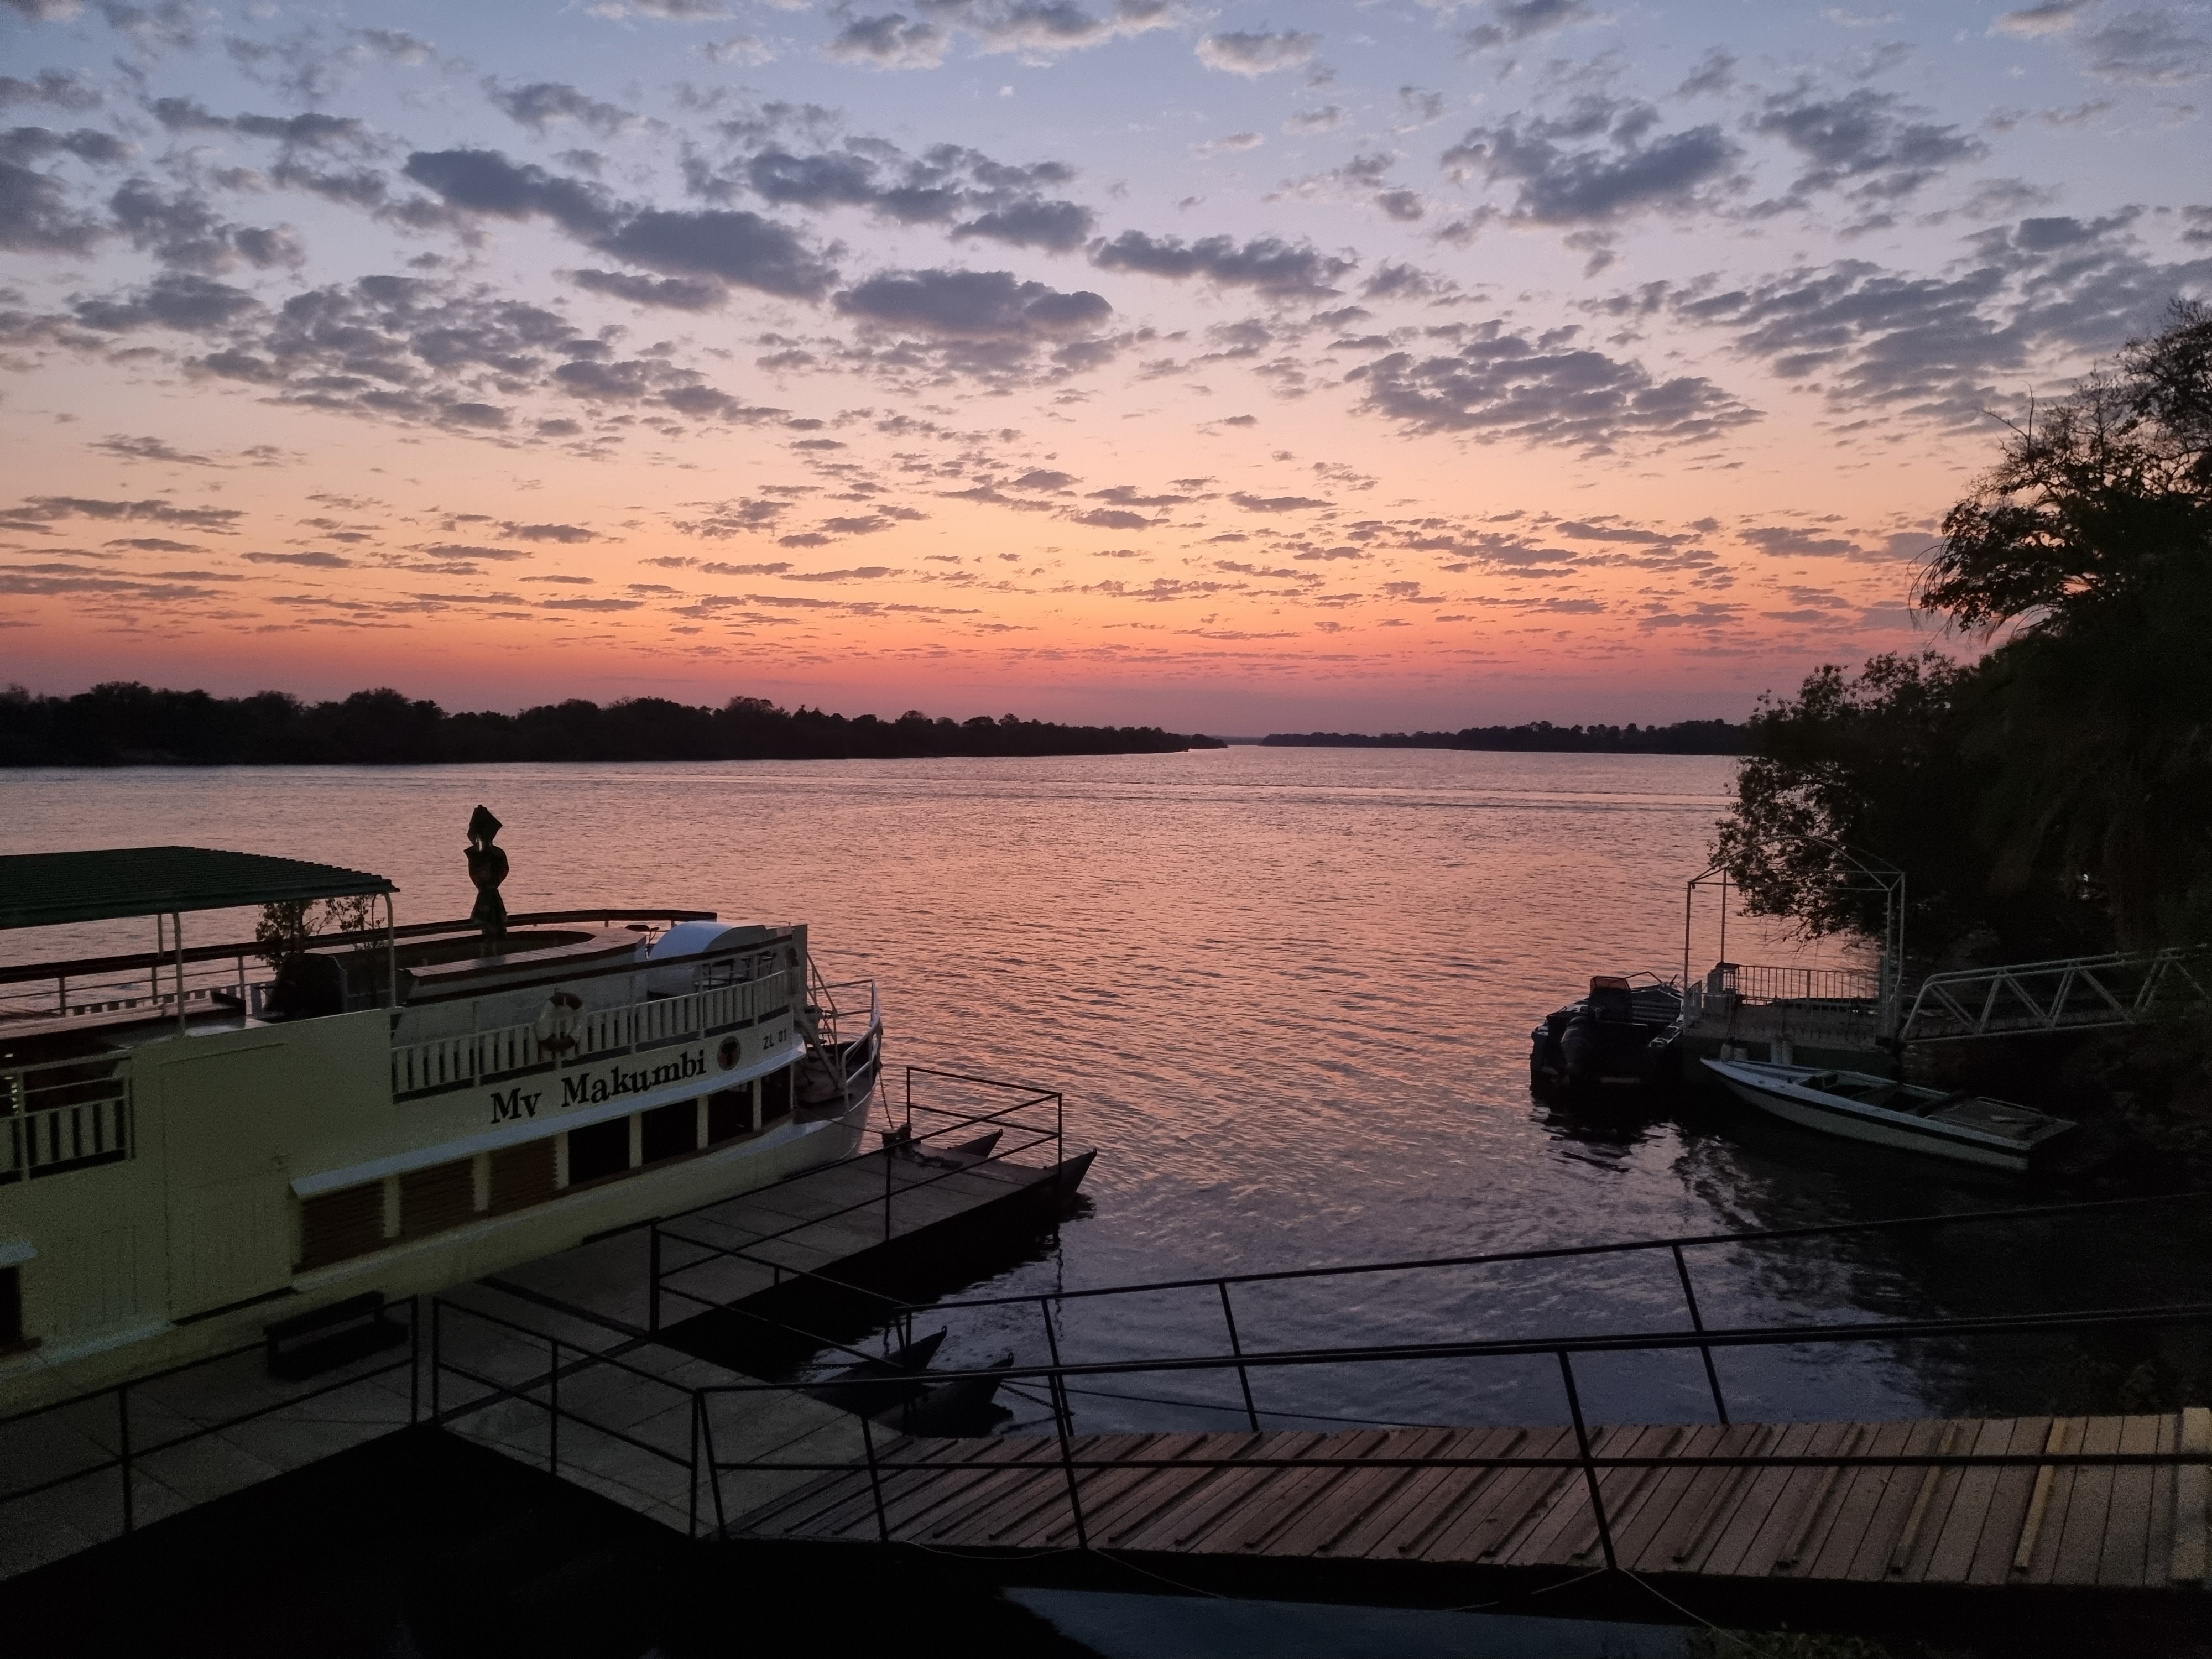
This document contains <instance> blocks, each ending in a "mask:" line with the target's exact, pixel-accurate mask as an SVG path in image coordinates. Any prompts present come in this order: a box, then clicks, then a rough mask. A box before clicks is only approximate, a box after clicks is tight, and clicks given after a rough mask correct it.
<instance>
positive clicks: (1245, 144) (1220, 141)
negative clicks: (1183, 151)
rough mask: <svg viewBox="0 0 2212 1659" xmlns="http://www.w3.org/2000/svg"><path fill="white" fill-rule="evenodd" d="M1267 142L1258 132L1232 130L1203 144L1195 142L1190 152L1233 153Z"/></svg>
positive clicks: (1256, 147) (1209, 153) (1198, 153)
mask: <svg viewBox="0 0 2212 1659" xmlns="http://www.w3.org/2000/svg"><path fill="white" fill-rule="evenodd" d="M1264 143H1267V140H1266V139H1265V138H1262V137H1261V136H1260V135H1259V134H1258V133H1256V132H1231V133H1228V134H1226V135H1225V136H1224V137H1219V138H1209V139H1207V140H1206V142H1205V143H1201V144H1193V145H1192V146H1191V147H1190V153H1191V154H1192V155H1197V156H1201V157H1202V156H1207V155H1235V154H1237V152H1238V151H1240V150H1247V149H1259V148H1260V146H1261V145H1262V144H1264Z"/></svg>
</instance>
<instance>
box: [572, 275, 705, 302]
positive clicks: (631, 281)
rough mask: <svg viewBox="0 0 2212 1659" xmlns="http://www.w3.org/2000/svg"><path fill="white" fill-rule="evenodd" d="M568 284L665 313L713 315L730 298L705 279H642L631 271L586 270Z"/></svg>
mask: <svg viewBox="0 0 2212 1659" xmlns="http://www.w3.org/2000/svg"><path fill="white" fill-rule="evenodd" d="M568 280H569V281H570V282H572V283H575V285H576V286H577V287H578V288H581V289H590V290H591V291H592V293H594V294H605V295H611V297H612V298H615V299H617V300H627V301H629V302H630V303H631V304H632V305H637V306H653V307H659V309H661V310H664V311H712V310H714V308H715V307H717V306H719V305H720V304H722V302H723V301H726V300H727V299H728V298H729V297H730V291H729V289H727V288H726V287H725V286H724V285H723V284H722V283H720V282H719V281H716V280H715V279H714V278H712V277H705V276H637V275H635V274H634V273H632V272H630V271H627V270H589V269H586V270H573V271H570V272H569V273H568Z"/></svg>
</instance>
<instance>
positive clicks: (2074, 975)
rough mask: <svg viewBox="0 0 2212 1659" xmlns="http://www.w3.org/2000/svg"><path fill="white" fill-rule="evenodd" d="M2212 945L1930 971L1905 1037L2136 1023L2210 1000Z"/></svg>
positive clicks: (1948, 1036)
mask: <svg viewBox="0 0 2212 1659" xmlns="http://www.w3.org/2000/svg"><path fill="white" fill-rule="evenodd" d="M2208 987H2212V951H2208V950H2207V949H2206V948H2205V947H2203V946H2198V947H2197V948H2196V949H2194V950H2171V951H2143V952H2140V953H2137V954H2135V955H2113V956H2102V957H2064V958H2062V959H2059V960H2057V961H2053V962H2021V963H2008V964H2007V965H2005V966H2003V967H1999V968H1968V969H1960V971H1958V972H1956V973H1949V974H1930V975H1929V976H1928V977H1927V978H1926V979H1924V980H1923V981H1921V984H1920V992H1919V994H1918V995H1917V996H1916V997H1914V998H1913V1000H1912V1012H1911V1013H1910V1014H1908V1015H1907V1016H1906V1017H1905V1031H1904V1036H1905V1041H1906V1042H1940V1041H1944V1040H1948V1039H1954V1038H1960V1037H1976V1036H1996V1035H1998V1034H1999V1033H2001V1032H2015V1031H2087V1030H2097V1029H2098V1028H2100V1027H2109V1026H2116V1025H2139V1024H2142V1023H2143V1022H2144V1021H2145V1020H2148V1019H2152V1018H2157V1017H2158V1016H2160V1015H2161V1014H2165V1013H2167V1012H2172V1010H2174V1009H2176V1008H2178V1007H2180V1006H2184V1005H2185V1004H2188V1003H2191V1002H2203V1001H2206V1000H2212V988H2208Z"/></svg>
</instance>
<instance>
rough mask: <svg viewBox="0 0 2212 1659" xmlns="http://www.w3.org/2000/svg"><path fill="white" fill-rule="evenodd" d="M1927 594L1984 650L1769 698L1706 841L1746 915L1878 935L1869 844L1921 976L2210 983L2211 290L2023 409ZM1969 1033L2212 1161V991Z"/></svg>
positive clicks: (2194, 1168) (1815, 932)
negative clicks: (2139, 973) (2008, 969)
mask: <svg viewBox="0 0 2212 1659" xmlns="http://www.w3.org/2000/svg"><path fill="white" fill-rule="evenodd" d="M1917 602H1918V605H1919V607H1920V609H1921V610H1922V611H1923V612H1924V613H1925V614H1926V615H1927V616H1928V617H1929V618H1930V620H1931V621H1936V622H1940V623H1942V624H1944V625H1945V627H1946V629H1947V631H1948V635H1949V638H1948V641H1946V643H1948V644H1952V645H1954V647H1959V646H1970V645H1978V646H1979V647H1980V649H1979V651H1978V653H1977V654H1974V655H1972V656H1968V655H1967V654H1966V653H1965V652H1963V651H1962V652H1960V655H1959V656H1956V657H1954V656H1953V655H1951V654H1948V653H1945V652H1942V651H1938V650H1934V649H1930V650H1925V651H1923V652H1921V653H1917V654H1916V655H1904V654H1899V653H1892V654H1887V655H1882V656H1877V657H1875V658H1872V659H1869V661H1868V662H1867V663H1866V665H1865V666H1864V667H1863V669H1861V670H1860V671H1857V673H1851V672H1848V671H1846V670H1845V669H1844V668H1843V667H1842V666H1840V665H1828V666H1824V667H1821V668H1820V669H1817V670H1816V671H1814V672H1813V673H1812V674H1811V675H1809V676H1808V678H1806V679H1805V681H1804V683H1803V684H1802V685H1801V686H1800V687H1799V689H1798V691H1797V694H1796V696H1794V697H1771V696H1770V697H1768V698H1766V699H1765V700H1763V702H1762V704H1761V707H1760V708H1759V711H1758V712H1757V713H1756V714H1753V716H1752V718H1751V720H1750V722H1749V724H1748V726H1747V732H1746V745H1745V758H1744V760H1743V763H1742V764H1741V767H1740V768H1739V769H1738V771H1737V775H1736V791H1735V804H1734V805H1733V807H1732V809H1731V811H1730V812H1729V816H1728V817H1726V818H1724V819H1723V821H1722V822H1721V823H1720V825H1719V826H1718V829H1719V833H1718V835H1717V839H1716V840H1715V842H1714V843H1713V848H1712V852H1713V861H1714V862H1715V863H1716V864H1717V865H1718V866H1720V867H1721V868H1722V869H1723V870H1724V871H1725V872H1727V874H1728V876H1729V880H1730V881H1731V883H1732V884H1734V886H1735V890H1736V892H1737V894H1738V896H1739V899H1738V902H1740V903H1741V906H1742V908H1744V910H1745V911H1747V912H1748V913H1749V914H1751V915H1764V916H1772V917H1777V918H1779V919H1782V920H1784V921H1789V922H1790V923H1792V924H1794V926H1795V927H1796V930H1797V931H1798V932H1799V933H1801V934H1802V935H1804V936H1807V937H1809V938H1819V937H1821V936H1837V935H1840V936H1847V937H1856V938H1857V939H1861V940H1863V941H1866V942H1868V943H1869V944H1879V942H1880V941H1881V939H1883V938H1884V937H1885V933H1886V925H1885V921H1886V919H1885V915H1884V910H1885V896H1884V895H1883V893H1882V892H1881V890H1880V885H1879V884H1874V883H1869V882H1868V881H1866V880H1864V879H1862V878H1860V877H1859V876H1858V874H1857V866H1856V865H1855V863H1854V859H1855V858H1871V859H1878V860H1881V861H1882V862H1884V863H1886V864H1888V865H1890V866H1893V867H1894V868H1895V869H1897V870H1899V871H1900V872H1903V874H1904V876H1905V901H1906V904H1905V945H1906V951H1907V961H1906V964H1905V970H1906V976H1907V977H1908V978H1912V977H1917V976H1918V975H1921V974H1923V973H1928V972H1931V971H1940V970H1942V969H1954V968H1976V967H1990V966H1995V965H1996V964H1999V963H2021V962H2036V961H2042V962H2051V961H2058V960H2063V959H2065V958H2068V957H2094V956H2100V955H2103V954H2105V953H2106V952H2114V951H2118V952H2138V951H2142V952H2148V951H2161V950H2172V951H2188V952H2191V953H2192V955H2191V959H2190V960H2191V973H2192V975H2196V976H2199V977H2198V978H2197V982H2198V983H2199V984H2212V981H2208V980H2205V979H2203V977H2201V976H2203V975H2204V974H2205V966H2204V964H2205V963H2207V962H2212V673H2208V672H2207V671H2206V657H2205V641H2206V640H2207V639H2208V638H2212V305H2208V304H2206V303H2205V302H2203V301H2193V300H2192V301H2176V302H2175V303H2174V304H2173V306H2172V309H2171V310H2170V312H2169V313H2168V315H2167V319H2166V327H2165V328H2164V329H2163V330H2162V331H2160V332H2159V333H2158V334H2156V335H2155V336H2153V337H2148V338H2144V339H2138V340H2134V341H2131V342H2130V343H2129V344H2128V346H2127V348H2126V349H2125V350H2124V351H2123V352H2122V353H2121V354H2120V355H2119V356H2118V360H2117V361H2116V362H2114V363H2112V365H2111V366H2110V367H2109V368H2106V369H2103V370H2101V371H2100V372H2099V373H2097V374H2092V375H2091V376H2089V377H2088V378H2087V380H2084V381H2082V382H2081V385H2080V386H2077V387H2076V388H2075V391H2074V392H2071V393H2070V394H2069V395H2068V396H2066V397H2064V398H2060V399H2057V400H2054V401H2051V402H2048V403H2043V404H2038V405H2037V406H2036V407H2035V408H2034V410H2033V414H2032V416H2031V417H2030V418H2027V419H2024V420H2023V421H2022V422H2021V423H2020V424H2018V425H2010V424H2008V425H2007V426H2006V427H2005V428H2004V430H2003V433H2002V436H2001V437H2000V439H1999V441H1998V445H1997V456H1996V463H1995V465H1992V466H1991V467H1990V470H1989V471H1987V472H1985V473H1984V474H1983V475H1982V476H1981V477H1979V478H1978V479H1977V480H1975V482H1974V483H1973V484H1972V488H1971V489H1970V491H1969V493H1968V494H1967V495H1965V496H1963V497H1962V498H1960V500H1959V501H1956V502H1955V503H1954V504H1953V506H1952V507H1950V509H1949V510H1948V512H1947V513H1945V514H1944V516H1943V520H1942V539H1941V540H1940V541H1939V542H1938V543H1937V544H1936V547H1935V549H1934V550H1932V551H1931V552H1930V553H1929V556H1928V557H1927V558H1926V560H1925V561H1924V562H1923V565H1922V567H1921V569H1920V573H1919V578H1918V582H1917ZM1847 849H1848V850H1847ZM1960 1047H1961V1049H1962V1050H1963V1052H1961V1053H1960V1054H1959V1065H1958V1066H1957V1069H1956V1071H1955V1072H1954V1075H1953V1076H1952V1078H1951V1079H1950V1080H1951V1081H1952V1082H1954V1083H1956V1084H1958V1085H1964V1086H1972V1087H1975V1088H1979V1089H1987V1090H1989V1091H1990V1092H1992V1093H1997V1094H2000V1095H2002V1096H2004V1097H2010V1098H2015V1099H2020V1100H2023V1101H2025V1102H2026V1103H2027V1104H2029V1105H2034V1106H2041V1107H2044V1108H2045V1109H2048V1110H2054V1111H2057V1112H2058V1113H2059V1114H2060V1115H2063V1116H2067V1117H2073V1118H2077V1119H2079V1120H2081V1121H2082V1123H2083V1125H2084V1127H2085V1128H2093V1129H2094V1130H2096V1131H2097V1132H2098V1133H2100V1134H2102V1135H2106V1136H2107V1137H2108V1139H2110V1141H2111V1142H2112V1144H2113V1145H2115V1146H2118V1145H2122V1144H2125V1145H2128V1146H2132V1148H2133V1156H2134V1158H2136V1168H2137V1170H2139V1171H2140V1172H2141V1173H2142V1175H2143V1176H2145V1177H2146V1178H2164V1179H2172V1178H2175V1177H2177V1176H2180V1177H2185V1178H2187V1179H2191V1180H2194V1181H2198V1182H2202V1181H2205V1180H2207V1179H2212V1004H2208V1003H2204V1002H2197V1003H2196V1004H2195V1005H2194V1006H2179V1007H2177V1008H2175V1009H2174V1010H2172V1012H2171V1013H2170V1014H2169V1015H2168V1016H2167V1017H2166V1018H2163V1019H2162V1020H2160V1022H2158V1023H2156V1024H2144V1025H2139V1026H2136V1027H2134V1028H2132V1029H2124V1030H2110V1031H2104V1032H2100V1033H2096V1034H2084V1035H2077V1036H2051V1037H2027V1036H2013V1037H2008V1038H2002V1039H1999V1038H1991V1039H1989V1040H1988V1041H1986V1042H1983V1043H1978V1044H1972V1045H1961V1046H1960Z"/></svg>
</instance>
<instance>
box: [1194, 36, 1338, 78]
mask: <svg viewBox="0 0 2212 1659" xmlns="http://www.w3.org/2000/svg"><path fill="white" fill-rule="evenodd" d="M1320 48H1321V36H1319V35H1318V34H1304V33H1299V32H1298V31H1297V30H1296V29H1285V30H1284V31H1282V32H1281V33H1279V34H1278V33H1268V32H1267V31H1266V30H1258V31H1254V30H1249V29H1237V30H1233V31H1231V33H1226V34H1209V35H1207V36H1206V37H1205V38H1204V39H1203V40H1200V41H1199V43H1198V47H1197V51H1198V61H1199V62H1200V63H1201V64H1205V65H1206V68H1208V69H1211V70H1223V71H1225V72H1226V73H1228V74H1230V75H1244V76H1255V75H1273V74H1274V73H1275V72H1276V71H1277V70H1290V69H1302V68H1304V66H1305V65H1306V64H1310V63H1311V62H1313V57H1314V53H1315V52H1317V51H1319V50H1320Z"/></svg>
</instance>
